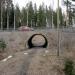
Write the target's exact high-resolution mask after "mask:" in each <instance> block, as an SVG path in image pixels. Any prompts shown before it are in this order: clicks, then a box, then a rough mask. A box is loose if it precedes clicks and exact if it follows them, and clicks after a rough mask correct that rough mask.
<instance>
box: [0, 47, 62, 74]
mask: <svg viewBox="0 0 75 75" xmlns="http://www.w3.org/2000/svg"><path fill="white" fill-rule="evenodd" d="M52 52H53V50H52V51H51V50H47V49H44V48H34V49H30V50H27V51H23V52H18V53H16V54H14V55H13V57H12V58H11V59H9V60H7V61H5V62H3V61H1V62H0V75H58V74H56V73H57V72H56V69H55V67H56V66H55V65H57V64H59V65H60V62H59V61H58V58H57V56H56V55H53V54H52ZM50 54H51V55H50ZM54 54H55V53H54ZM57 67H58V66H57ZM59 69H60V68H59ZM61 75H62V74H61Z"/></svg>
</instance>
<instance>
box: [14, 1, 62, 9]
mask: <svg viewBox="0 0 75 75" xmlns="http://www.w3.org/2000/svg"><path fill="white" fill-rule="evenodd" d="M29 1H32V2H33V3H36V4H37V7H39V5H40V4H42V2H44V3H45V5H47V6H52V8H53V9H56V8H57V1H58V0H13V3H14V4H15V5H16V4H18V5H19V7H20V9H22V7H25V6H26V4H27V3H28V2H29ZM59 1H60V2H59V4H60V6H62V4H63V3H62V0H59Z"/></svg>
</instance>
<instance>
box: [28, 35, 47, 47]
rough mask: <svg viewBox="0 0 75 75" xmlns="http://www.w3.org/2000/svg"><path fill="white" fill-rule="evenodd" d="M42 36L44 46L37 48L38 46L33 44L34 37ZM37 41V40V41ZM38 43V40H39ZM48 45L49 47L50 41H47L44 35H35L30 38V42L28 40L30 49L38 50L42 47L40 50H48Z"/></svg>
mask: <svg viewBox="0 0 75 75" xmlns="http://www.w3.org/2000/svg"><path fill="white" fill-rule="evenodd" d="M38 35H39V36H42V38H43V39H44V41H45V42H44V44H42V45H39V46H37V45H35V44H33V42H32V40H33V39H34V37H35V36H38ZM36 40H37V39H36ZM37 41H38V40H37ZM47 45H48V41H47V38H46V37H45V36H44V35H42V34H33V35H32V36H31V37H30V38H29V40H28V48H38V47H40V48H47Z"/></svg>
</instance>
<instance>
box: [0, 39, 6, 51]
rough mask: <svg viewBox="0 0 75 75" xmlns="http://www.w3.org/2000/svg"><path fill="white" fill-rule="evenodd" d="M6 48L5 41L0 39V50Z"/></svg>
mask: <svg viewBox="0 0 75 75" xmlns="http://www.w3.org/2000/svg"><path fill="white" fill-rule="evenodd" d="M5 48H6V43H5V41H4V40H3V39H0V51H4V49H5Z"/></svg>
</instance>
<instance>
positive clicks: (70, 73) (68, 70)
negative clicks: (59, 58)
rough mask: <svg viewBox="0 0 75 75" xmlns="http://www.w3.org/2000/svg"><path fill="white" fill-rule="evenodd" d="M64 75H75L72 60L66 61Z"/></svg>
mask: <svg viewBox="0 0 75 75" xmlns="http://www.w3.org/2000/svg"><path fill="white" fill-rule="evenodd" d="M64 73H65V75H75V74H74V63H73V61H72V60H69V59H67V60H66V61H65V67H64Z"/></svg>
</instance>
